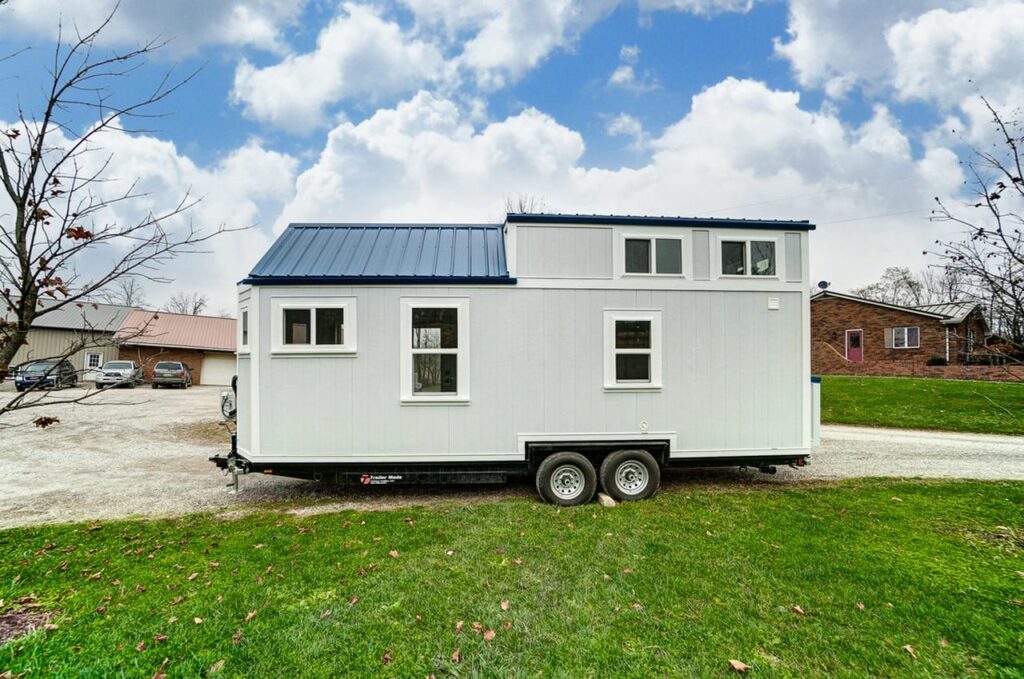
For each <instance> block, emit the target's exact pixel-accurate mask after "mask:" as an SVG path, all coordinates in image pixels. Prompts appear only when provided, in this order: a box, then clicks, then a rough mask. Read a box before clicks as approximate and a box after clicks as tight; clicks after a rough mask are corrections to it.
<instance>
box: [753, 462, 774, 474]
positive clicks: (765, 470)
mask: <svg viewBox="0 0 1024 679" xmlns="http://www.w3.org/2000/svg"><path fill="white" fill-rule="evenodd" d="M757 471H759V472H761V473H762V474H774V473H775V472H776V471H777V470H776V469H775V465H773V464H763V465H761V466H760V467H758V468H757Z"/></svg>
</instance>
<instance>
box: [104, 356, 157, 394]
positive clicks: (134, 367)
mask: <svg viewBox="0 0 1024 679" xmlns="http://www.w3.org/2000/svg"><path fill="white" fill-rule="evenodd" d="M144 378H145V373H143V372H142V368H141V367H139V364H138V363H136V362H135V361H107V362H106V363H104V364H103V367H102V368H100V372H99V374H98V375H96V386H97V387H113V386H124V387H128V388H129V389H134V388H135V385H136V384H142V381H143V379H144Z"/></svg>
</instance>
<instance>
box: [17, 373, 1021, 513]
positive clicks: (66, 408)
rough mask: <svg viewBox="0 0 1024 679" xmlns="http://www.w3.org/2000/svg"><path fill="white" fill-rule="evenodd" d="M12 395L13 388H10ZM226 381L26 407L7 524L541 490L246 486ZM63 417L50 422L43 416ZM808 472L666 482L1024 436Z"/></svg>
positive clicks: (838, 450)
mask: <svg viewBox="0 0 1024 679" xmlns="http://www.w3.org/2000/svg"><path fill="white" fill-rule="evenodd" d="M3 389H4V390H5V391H6V390H8V389H10V385H4V387H3ZM220 392H221V388H220V387H194V388H192V389H189V390H150V389H148V388H147V389H135V390H117V391H108V392H105V393H103V394H100V395H98V396H96V397H95V399H91V400H90V401H87V402H86V403H84V404H76V405H58V406H53V407H51V408H46V409H41V410H40V411H37V412H34V413H32V414H31V415H30V414H25V415H22V416H20V419H15V418H12V419H11V420H9V421H8V422H7V423H5V424H10V423H11V422H23V424H20V425H19V426H13V427H7V428H5V429H3V430H2V431H0V459H2V461H3V471H2V473H0V486H2V489H3V491H2V493H0V528H11V527H15V526H23V525H30V524H39V523H66V522H72V521H84V520H93V519H116V518H125V517H130V516H167V515H180V514H186V513H189V512H196V511H211V510H229V511H228V512H227V514H226V515H227V516H230V515H232V514H237V513H239V512H245V511H247V508H250V507H254V506H258V505H264V504H267V503H285V502H287V503H293V504H298V505H301V506H300V507H299V508H297V509H295V511H300V512H306V513H308V512H318V511H338V510H342V509H358V510H372V509H386V508H393V507H399V506H406V505H414V504H415V505H422V504H432V503H439V502H452V501H455V502H491V501H497V500H501V499H504V498H507V497H529V496H532V495H533V494H534V490H533V487H532V484H531V483H529V482H513V483H510V484H508V485H504V486H499V487H478V486H475V487H448V486H446V487H436V488H393V487H392V488H362V487H335V486H330V485H327V484H321V483H315V482H310V481H299V480H293V479H284V478H277V477H267V476H260V475H253V476H247V477H242V479H241V488H242V491H241V492H240V493H239V494H237V495H236V494H233V493H231V492H229V490H228V487H227V482H228V478H227V477H225V476H223V475H221V474H220V473H219V472H218V471H217V470H216V469H215V468H214V467H213V465H212V464H210V462H209V461H208V460H207V458H208V457H209V456H211V455H213V454H215V453H223V452H225V451H226V449H227V447H228V445H229V436H228V433H227V431H226V430H224V429H223V427H222V426H221V425H219V424H218V420H219V395H220ZM44 410H45V414H47V415H50V416H55V417H59V418H60V424H57V425H55V426H53V427H50V428H48V429H38V428H36V427H33V426H32V425H31V424H28V421H29V420H31V419H32V417H34V416H35V415H37V414H41V413H42V412H43V411H44ZM822 438H823V441H822V444H821V445H820V446H818V447H817V448H816V449H815V451H814V454H813V456H812V464H811V465H810V466H808V467H806V468H804V469H800V470H793V469H789V468H782V469H780V470H779V473H778V474H776V475H774V476H768V475H764V474H760V473H759V472H757V471H755V470H751V469H745V470H744V469H735V468H721V469H699V470H697V469H691V470H681V471H673V472H671V473H670V474H667V475H666V479H665V488H666V489H672V488H679V487H686V486H695V485H702V486H703V485H707V484H723V485H727V486H746V485H751V486H765V485H767V486H770V485H779V484H781V485H791V484H798V483H802V482H807V481H815V480H831V479H842V478H851V477H862V476H907V477H936V478H971V479H1016V480H1024V437H1011V436H985V435H977V434H952V433H951V434H946V433H937V432H917V431H898V430H887V429H867V428H859V427H847V426H825V427H823V428H822Z"/></svg>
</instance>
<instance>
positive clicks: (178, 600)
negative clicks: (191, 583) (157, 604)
mask: <svg viewBox="0 0 1024 679" xmlns="http://www.w3.org/2000/svg"><path fill="white" fill-rule="evenodd" d="M184 600H185V597H183V596H176V597H174V598H173V599H171V605H172V606H177V605H178V604H180V603H181V602H182V601H184Z"/></svg>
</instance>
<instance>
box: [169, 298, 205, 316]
mask: <svg viewBox="0 0 1024 679" xmlns="http://www.w3.org/2000/svg"><path fill="white" fill-rule="evenodd" d="M209 301H210V300H209V299H208V298H207V297H206V295H203V294H200V293H198V292H176V293H174V294H173V295H171V297H170V299H168V300H167V302H166V303H165V304H164V308H163V311H169V312H170V313H172V314H185V315H187V316H198V315H199V314H201V313H203V310H204V309H206V306H207V304H208V303H209Z"/></svg>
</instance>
